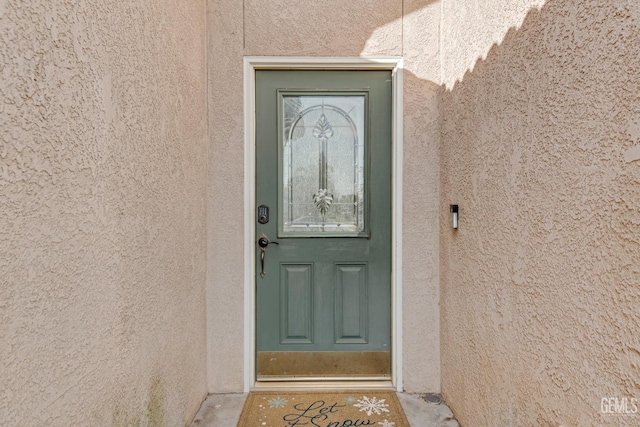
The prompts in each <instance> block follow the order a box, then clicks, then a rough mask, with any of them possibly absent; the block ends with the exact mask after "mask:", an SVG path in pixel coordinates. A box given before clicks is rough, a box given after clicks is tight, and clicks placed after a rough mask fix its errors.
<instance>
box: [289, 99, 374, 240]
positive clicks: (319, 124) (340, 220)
mask: <svg viewBox="0 0 640 427" xmlns="http://www.w3.org/2000/svg"><path fill="white" fill-rule="evenodd" d="M366 100H367V96H366V93H349V94H345V93H340V94H322V95H311V94H309V95H300V94H283V95H282V97H281V102H282V105H281V109H280V112H281V126H280V130H281V132H282V133H281V142H282V151H281V155H282V158H281V174H280V176H281V183H282V188H281V198H280V199H281V203H282V205H281V206H282V221H281V233H282V234H285V235H287V234H288V235H297V234H300V235H304V236H310V235H316V236H323V235H340V236H362V235H366V227H365V169H366V167H365V166H366V165H365V158H366V156H365V154H366V153H365V145H366V144H365V138H366V134H365V131H366V126H365V123H366V113H367V111H366Z"/></svg>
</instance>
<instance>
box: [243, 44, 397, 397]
mask: <svg viewBox="0 0 640 427" xmlns="http://www.w3.org/2000/svg"><path fill="white" fill-rule="evenodd" d="M259 69H270V70H274V69H275V70H277V69H287V70H313V69H320V70H327V69H331V70H390V71H391V72H392V80H393V82H392V88H393V101H392V104H393V105H392V110H391V111H392V113H391V114H392V124H391V128H392V147H393V148H392V152H393V159H392V190H391V193H392V195H391V199H392V204H391V206H392V212H391V221H392V223H391V227H392V230H391V231H392V232H391V244H392V250H391V272H392V273H391V274H392V288H391V304H392V307H391V334H392V337H391V380H392V384H393V386H394V388H395V389H396V390H397V391H402V390H403V386H402V137H403V135H402V126H403V125H402V115H403V109H402V105H403V100H402V90H403V81H402V71H403V67H402V58H398V57H392V58H304V57H280V56H279V57H268V56H259V57H245V58H244V391H245V392H248V391H249V390H250V389H251V388H252V387H253V386H254V385H255V383H256V375H255V333H256V328H255V322H256V317H255V304H256V294H255V274H256V271H255V265H256V263H255V261H256V259H255V254H256V243H255V242H254V239H255V231H256V230H255V218H256V206H255V199H256V194H255V191H256V187H255V179H256V170H255V152H256V150H255V148H256V141H255V81H256V80H255V76H256V70H259Z"/></svg>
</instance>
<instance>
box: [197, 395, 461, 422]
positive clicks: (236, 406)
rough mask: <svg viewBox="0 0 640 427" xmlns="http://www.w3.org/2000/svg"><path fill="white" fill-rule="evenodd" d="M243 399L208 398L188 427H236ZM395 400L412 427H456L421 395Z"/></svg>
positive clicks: (448, 412) (445, 413)
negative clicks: (398, 402)
mask: <svg viewBox="0 0 640 427" xmlns="http://www.w3.org/2000/svg"><path fill="white" fill-rule="evenodd" d="M246 397H247V395H246V394H211V395H209V396H208V397H207V398H206V399H205V401H204V402H202V406H201V407H200V410H199V411H198V413H197V414H196V416H195V418H194V419H193V422H192V423H191V427H236V424H237V423H238V419H239V418H240V412H241V411H242V406H243V405H244V401H245V399H246ZM398 399H399V400H400V403H401V404H402V408H403V409H404V412H405V414H406V415H407V419H408V420H409V423H410V424H411V426H412V427H460V425H459V424H458V422H457V421H456V420H455V418H454V417H453V413H452V412H451V409H449V407H448V406H447V405H446V404H445V403H444V402H442V403H440V404H433V403H429V402H427V401H425V400H424V399H423V395H417V394H405V393H398ZM240 427H254V426H240ZM256 427H259V426H256Z"/></svg>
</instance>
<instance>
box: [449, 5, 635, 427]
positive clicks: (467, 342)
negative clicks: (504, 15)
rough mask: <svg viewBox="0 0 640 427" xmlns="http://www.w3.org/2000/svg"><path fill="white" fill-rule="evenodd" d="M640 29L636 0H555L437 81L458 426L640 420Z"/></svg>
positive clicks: (452, 376) (451, 380) (451, 386)
mask: <svg viewBox="0 0 640 427" xmlns="http://www.w3.org/2000/svg"><path fill="white" fill-rule="evenodd" d="M447 20H449V21H451V22H449V24H450V25H456V23H455V21H454V20H455V17H445V20H444V21H443V25H447ZM639 34H640V4H638V3H637V2H636V1H633V0H629V1H616V2H611V1H608V0H563V1H561V0H551V1H549V2H547V4H546V5H545V6H544V7H543V8H542V9H541V10H539V11H537V10H533V11H531V12H530V13H529V14H528V16H527V17H526V19H525V20H524V22H523V24H522V26H521V28H519V29H517V30H515V29H514V30H510V31H509V32H508V33H507V34H506V37H505V39H504V41H503V42H502V44H500V45H499V46H494V47H493V48H492V49H491V50H490V51H489V53H488V55H487V56H486V59H485V60H482V61H480V62H478V63H477V64H476V66H475V68H474V69H473V72H467V73H466V74H465V76H464V78H463V79H462V80H461V81H460V82H459V83H457V84H456V85H455V87H454V88H453V89H452V90H445V91H444V92H443V94H442V101H441V205H442V206H441V209H442V210H441V222H440V223H441V231H440V238H441V245H440V248H441V258H440V259H441V266H440V267H441V277H442V280H441V307H442V308H441V313H442V314H441V320H442V328H441V340H442V349H441V354H442V361H443V362H442V388H443V394H444V396H445V398H446V400H447V403H448V404H450V406H451V407H452V409H453V410H454V412H455V414H456V417H457V418H458V420H460V423H461V424H462V425H466V426H512V425H518V426H550V425H553V426H557V425H596V424H600V423H603V424H607V425H609V424H611V423H620V424H619V425H623V424H624V425H638V424H640V414H637V413H636V412H637V411H638V408H637V406H636V405H635V404H633V402H636V403H637V402H638V401H637V400H633V401H632V399H639V398H640V381H639V380H638V369H639V367H640V338H639V337H638V334H637V331H638V330H640V306H639V305H638V300H639V298H640V287H639V286H638V284H639V283H640V264H639V263H638V257H639V255H640V233H639V232H638V230H639V229H640V161H635V159H636V158H637V157H639V156H637V155H635V154H634V153H635V151H634V150H638V148H637V147H638V146H639V145H640V49H638V46H640V44H639V41H640V39H639ZM634 147H635V148H634ZM449 203H458V204H459V205H460V210H461V212H460V228H459V230H457V231H455V232H454V231H452V230H451V228H450V226H449V212H448V205H449ZM445 210H446V211H445ZM608 398H615V399H617V400H616V401H618V402H620V405H608V404H603V402H605V403H607V402H609V401H608V400H606V399H608ZM603 399H605V400H603ZM625 401H626V402H627V405H626V406H624V405H622V403H623V402H625ZM624 410H626V411H627V412H628V413H627V414H626V415H625V414H620V412H621V411H624ZM623 415H624V416H623Z"/></svg>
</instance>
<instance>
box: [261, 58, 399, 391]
mask: <svg viewBox="0 0 640 427" xmlns="http://www.w3.org/2000/svg"><path fill="white" fill-rule="evenodd" d="M256 207H257V209H256V255H257V256H256V260H257V261H256V262H257V265H256V270H257V274H256V319H257V324H256V349H257V355H256V360H257V363H256V366H257V372H256V374H257V379H258V380H260V381H267V380H296V379H310V378H320V379H321V378H327V379H336V378H354V379H358V378H378V379H381V378H390V375H391V370H390V366H391V73H390V72H389V71H273V70H259V71H257V72H256ZM260 239H262V240H260ZM267 241H270V242H271V243H270V244H268V245H267V246H266V247H265V248H261V247H260V246H259V245H258V243H261V244H262V246H265V244H266V243H267ZM275 242H277V244H275Z"/></svg>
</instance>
